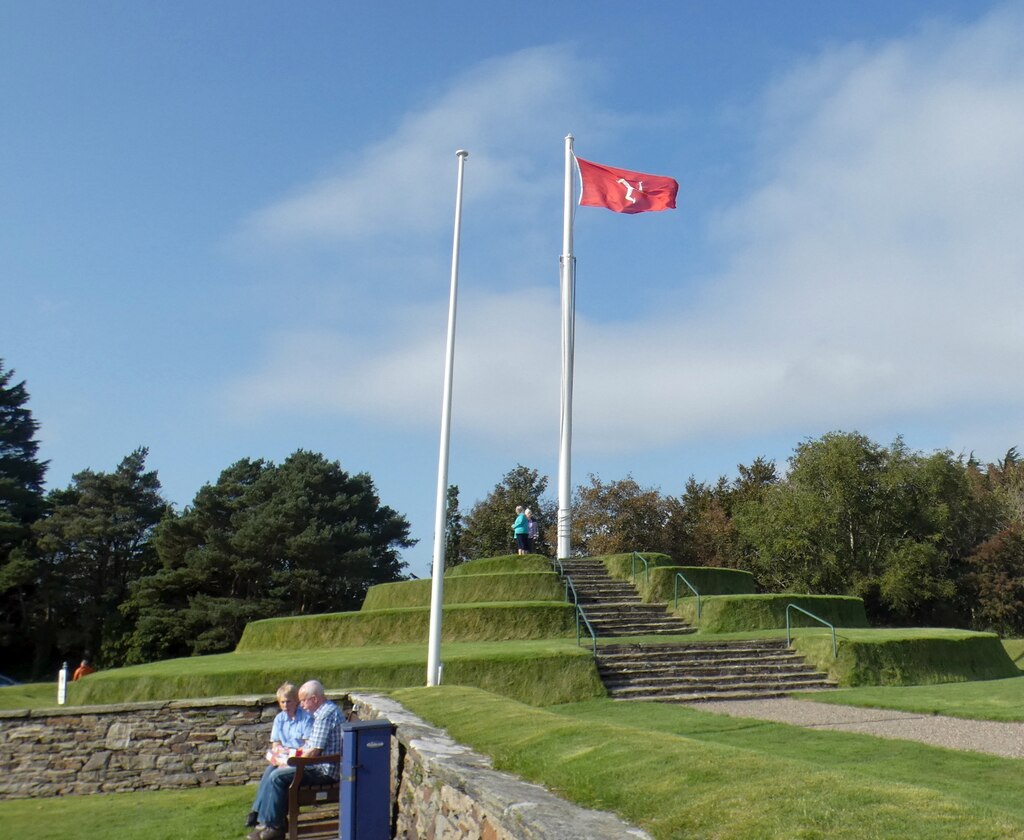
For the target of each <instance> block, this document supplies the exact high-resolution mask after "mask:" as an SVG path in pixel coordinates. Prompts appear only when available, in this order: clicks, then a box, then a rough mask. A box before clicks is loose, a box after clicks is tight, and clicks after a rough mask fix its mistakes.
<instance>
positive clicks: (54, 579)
mask: <svg viewBox="0 0 1024 840" xmlns="http://www.w3.org/2000/svg"><path fill="white" fill-rule="evenodd" d="M146 456H147V450H146V449H145V448H139V449H136V450H135V451H134V452H132V453H131V454H130V455H127V456H126V457H125V458H123V459H122V460H121V463H120V464H118V466H117V469H116V470H114V472H111V473H104V472H94V471H93V470H89V469H87V470H83V471H81V472H79V473H76V474H75V475H73V476H72V480H71V484H70V485H69V486H68V487H67V488H66V489H65V490H57V491H54V492H53V493H51V494H50V495H49V497H48V500H49V503H50V507H51V513H50V514H49V516H47V517H46V518H45V519H42V520H40V521H39V522H37V523H36V525H35V533H36V543H37V546H38V549H39V552H40V569H39V572H40V574H39V594H40V596H41V597H40V604H39V606H40V608H41V612H42V615H43V628H41V629H42V631H43V632H41V633H40V635H39V637H38V642H39V644H40V646H41V647H40V650H39V655H40V658H42V657H43V656H45V655H46V654H47V650H46V646H49V647H50V651H49V653H50V655H52V653H53V651H54V650H55V651H56V652H57V653H59V654H60V655H61V657H68V656H71V657H72V658H78V657H80V656H88V657H89V658H90V659H96V660H97V661H98V662H99V663H100V664H101V665H105V666H109V665H114V664H120V661H121V654H120V646H121V642H122V639H123V637H124V636H125V634H126V633H127V632H128V631H129V629H130V628H129V627H128V625H127V624H126V621H125V619H124V617H123V616H122V614H121V613H120V612H119V610H118V608H119V607H120V605H121V604H122V603H123V602H124V601H125V600H126V599H127V597H128V594H129V588H130V586H131V584H132V583H133V582H134V581H136V580H137V579H139V578H141V577H143V576H145V575H147V574H151V573H152V572H153V571H155V569H156V553H155V551H154V548H153V545H152V541H151V538H152V536H153V531H154V529H155V527H156V525H157V523H158V522H160V520H161V518H163V516H164V515H165V514H166V513H167V512H168V505H167V503H166V501H164V499H163V497H162V496H161V488H160V480H159V478H158V477H157V473H156V471H155V470H153V471H147V470H146Z"/></svg>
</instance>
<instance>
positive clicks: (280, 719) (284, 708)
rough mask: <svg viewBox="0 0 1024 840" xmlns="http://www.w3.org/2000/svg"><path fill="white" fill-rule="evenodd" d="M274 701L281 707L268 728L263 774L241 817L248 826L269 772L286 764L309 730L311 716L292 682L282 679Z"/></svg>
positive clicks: (251, 821)
mask: <svg viewBox="0 0 1024 840" xmlns="http://www.w3.org/2000/svg"><path fill="white" fill-rule="evenodd" d="M277 704H278V705H279V706H280V707H281V711H280V712H278V713H277V716H276V717H275V718H274V725H273V726H272V727H271V728H270V749H269V750H267V763H268V764H269V766H268V767H267V769H266V770H264V771H263V778H262V779H260V785H259V787H258V788H257V789H256V800H255V801H254V802H253V804H252V810H251V811H250V812H249V816H248V818H247V819H246V821H245V824H246V826H247V827H249V828H252V827H253V826H255V825H256V819H257V814H258V813H259V810H260V803H261V802H262V799H263V797H264V796H265V795H266V790H267V788H268V786H269V784H270V777H271V775H272V774H273V772H274V771H275V770H276V769H277V768H279V767H285V766H287V764H288V756H289V755H295V751H296V750H301V749H302V745H303V744H305V742H306V739H307V738H308V737H309V736H310V733H311V732H312V731H313V716H312V715H311V714H310V713H309V712H307V711H306V710H305V709H303V708H302V707H301V706H300V705H299V690H298V688H296V687H295V684H294V683H290V682H286V683H284V685H282V686H281V687H280V688H279V689H278V690H277Z"/></svg>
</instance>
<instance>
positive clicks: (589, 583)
mask: <svg viewBox="0 0 1024 840" xmlns="http://www.w3.org/2000/svg"><path fill="white" fill-rule="evenodd" d="M562 568H563V569H564V571H565V574H566V576H567V577H569V578H570V579H571V580H572V583H573V586H574V587H575V588H576V595H577V597H578V598H579V605H580V606H581V607H582V608H583V613H584V614H585V615H586V617H587V620H588V621H589V622H590V624H591V626H592V627H593V628H594V632H595V633H597V636H598V638H602V637H605V636H659V635H660V636H665V635H678V634H680V633H695V632H696V629H695V628H693V627H691V626H690V625H689V624H686V623H685V622H683V621H681V620H680V619H678V618H674V617H673V616H670V615H669V614H668V612H666V610H665V604H645V603H643V602H642V601H641V600H640V596H639V595H638V594H637V591H636V589H635V588H634V587H633V585H632V584H631V583H629V582H628V581H624V580H615V579H613V578H612V577H611V576H610V575H609V574H608V570H607V569H605V566H604V563H602V562H601V561H600V560H590V559H577V560H563V561H562Z"/></svg>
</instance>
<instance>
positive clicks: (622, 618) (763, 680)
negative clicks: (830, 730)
mask: <svg viewBox="0 0 1024 840" xmlns="http://www.w3.org/2000/svg"><path fill="white" fill-rule="evenodd" d="M562 568H563V570H564V572H565V575H566V576H567V577H569V578H570V579H571V580H572V583H573V586H574V587H575V589H576V594H577V597H578V599H579V604H580V606H581V607H582V608H583V612H584V614H585V615H586V616H587V619H588V620H589V621H590V624H591V626H592V627H593V628H594V631H595V632H596V633H597V636H598V638H607V637H609V636H616V637H618V636H657V635H679V634H685V633H694V632H696V630H695V628H693V627H691V626H690V625H688V624H686V623H684V622H683V621H681V620H679V619H677V618H674V617H673V616H670V615H669V614H668V612H667V611H666V605H665V604H644V603H643V602H641V600H640V596H639V595H638V594H637V591H636V589H635V588H634V587H633V585H632V584H631V583H629V582H628V581H623V580H615V579H613V578H612V577H611V576H610V575H609V574H608V572H607V570H606V569H605V566H604V563H602V562H601V561H600V560H590V559H585V558H584V559H574V560H563V561H562ZM597 670H598V673H599V674H600V676H601V680H602V682H603V683H604V685H605V688H607V689H608V694H609V696H610V697H612V698H614V699H616V700H654V701H661V702H663V703H691V702H697V701H705V700H750V699H759V698H767V697H781V696H784V695H785V694H787V693H788V692H790V691H811V690H818V689H829V688H835V683H833V682H831V681H830V680H829V679H828V678H827V677H826V676H825V675H824V674H821V673H819V672H817V671H815V670H814V669H813V668H812V667H811V666H809V665H807V664H806V662H804V660H803V658H802V657H801V656H799V655H798V654H796V653H795V652H793V651H792V650H790V649H789V648H788V647H786V642H785V641H784V640H782V639H765V640H757V641H745V642H740V641H737V642H727V641H723V642H692V643H679V644H672V643H671V642H667V643H659V642H643V643H640V642H635V643H623V644H615V645H603V646H601V647H599V648H598V654H597Z"/></svg>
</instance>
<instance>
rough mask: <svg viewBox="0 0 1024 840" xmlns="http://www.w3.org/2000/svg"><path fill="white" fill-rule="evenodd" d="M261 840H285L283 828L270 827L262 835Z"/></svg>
mask: <svg viewBox="0 0 1024 840" xmlns="http://www.w3.org/2000/svg"><path fill="white" fill-rule="evenodd" d="M260 840H284V829H283V828H271V827H270V826H269V825H268V826H267V827H266V828H265V829H263V831H262V832H261V833H260Z"/></svg>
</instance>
